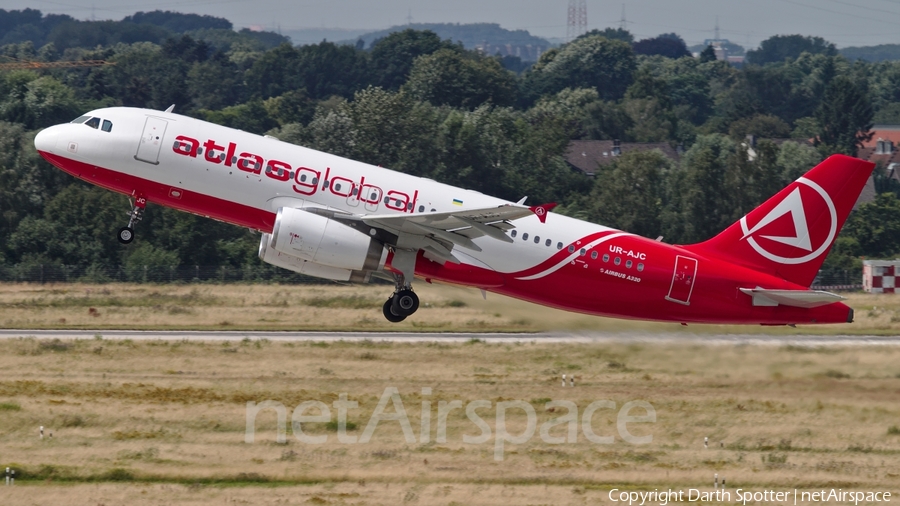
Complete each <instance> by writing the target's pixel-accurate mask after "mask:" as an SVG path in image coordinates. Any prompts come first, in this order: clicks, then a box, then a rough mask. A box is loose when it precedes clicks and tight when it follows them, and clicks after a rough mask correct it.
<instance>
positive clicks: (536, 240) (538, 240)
mask: <svg viewBox="0 0 900 506" xmlns="http://www.w3.org/2000/svg"><path fill="white" fill-rule="evenodd" d="M539 242H541V236H539V235H536V236H534V243H535V244H538V243H539Z"/></svg>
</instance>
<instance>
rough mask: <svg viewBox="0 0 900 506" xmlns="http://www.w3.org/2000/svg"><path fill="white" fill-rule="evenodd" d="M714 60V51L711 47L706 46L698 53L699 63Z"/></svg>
mask: <svg viewBox="0 0 900 506" xmlns="http://www.w3.org/2000/svg"><path fill="white" fill-rule="evenodd" d="M716 60H717V58H716V50H715V48H713V47H712V45H709V46H706V48H705V49H704V50H703V51H702V52H701V53H700V63H707V62H711V61H716Z"/></svg>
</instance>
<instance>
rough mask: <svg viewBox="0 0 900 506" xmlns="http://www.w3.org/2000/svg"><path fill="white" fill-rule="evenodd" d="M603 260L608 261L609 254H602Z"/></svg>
mask: <svg viewBox="0 0 900 506" xmlns="http://www.w3.org/2000/svg"><path fill="white" fill-rule="evenodd" d="M603 261H604V262H609V254H606V255H603Z"/></svg>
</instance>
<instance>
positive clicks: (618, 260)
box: [613, 257, 622, 265]
mask: <svg viewBox="0 0 900 506" xmlns="http://www.w3.org/2000/svg"><path fill="white" fill-rule="evenodd" d="M613 263H614V264H616V265H619V264H620V263H622V259H621V258H619V257H616V260H615V261H614V262H613Z"/></svg>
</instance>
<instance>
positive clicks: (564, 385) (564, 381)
mask: <svg viewBox="0 0 900 506" xmlns="http://www.w3.org/2000/svg"><path fill="white" fill-rule="evenodd" d="M565 387H566V375H565V374H563V388H565Z"/></svg>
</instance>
